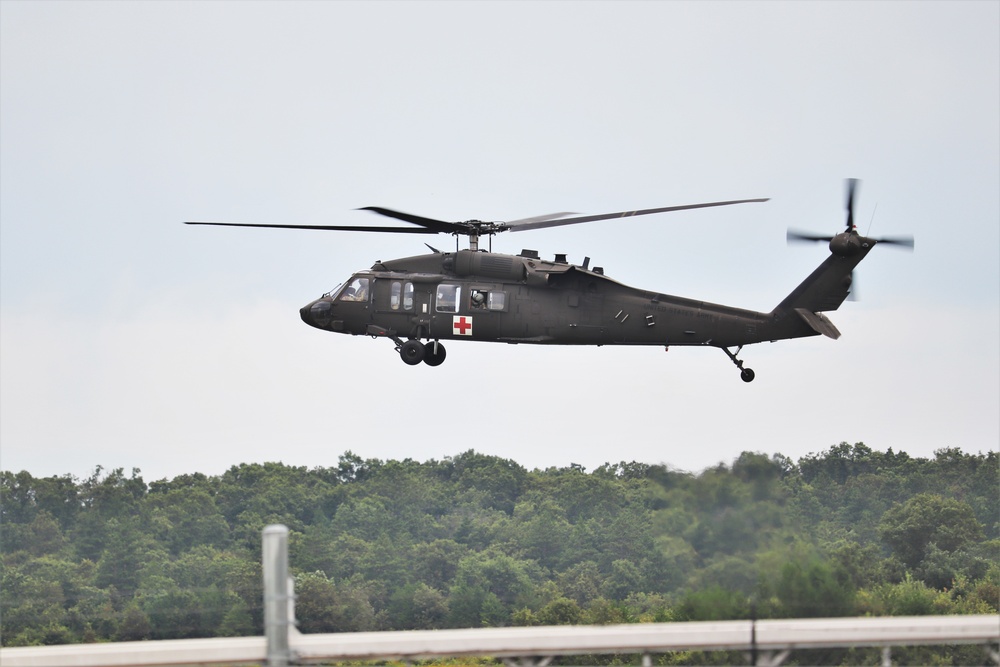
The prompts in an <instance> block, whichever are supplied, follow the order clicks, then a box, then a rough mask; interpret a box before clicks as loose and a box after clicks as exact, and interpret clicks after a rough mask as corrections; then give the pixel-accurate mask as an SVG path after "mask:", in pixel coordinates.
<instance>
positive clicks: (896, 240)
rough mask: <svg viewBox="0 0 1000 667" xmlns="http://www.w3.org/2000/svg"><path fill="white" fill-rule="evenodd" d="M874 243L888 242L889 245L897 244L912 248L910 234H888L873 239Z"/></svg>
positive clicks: (908, 248)
mask: <svg viewBox="0 0 1000 667" xmlns="http://www.w3.org/2000/svg"><path fill="white" fill-rule="evenodd" d="M875 243H888V244H889V245H898V246H901V247H903V248H906V249H907V250H913V237H912V236H890V237H887V238H884V239H875Z"/></svg>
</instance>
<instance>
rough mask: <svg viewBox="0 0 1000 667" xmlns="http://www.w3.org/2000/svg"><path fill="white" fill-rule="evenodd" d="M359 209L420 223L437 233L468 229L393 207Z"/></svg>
mask: <svg viewBox="0 0 1000 667" xmlns="http://www.w3.org/2000/svg"><path fill="white" fill-rule="evenodd" d="M358 210H359V211H371V212H372V213H378V214H379V215H384V216H386V217H387V218H395V219H396V220H402V221H403V222H409V223H412V224H414V225H420V226H421V227H426V228H427V229H430V230H433V232H434V233H435V234H454V233H455V232H461V231H464V230H465V229H466V228H465V227H464V226H462V225H460V224H458V223H455V222H445V221H444V220H434V219H433V218H424V217H422V216H419V215H413V214H412V213H403V212H402V211H393V210H392V209H388V208H382V207H381V206H363V207H361V208H359V209H358Z"/></svg>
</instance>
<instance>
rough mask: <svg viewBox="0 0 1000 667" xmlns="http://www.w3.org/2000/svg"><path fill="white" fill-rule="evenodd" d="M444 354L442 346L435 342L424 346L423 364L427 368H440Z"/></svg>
mask: <svg viewBox="0 0 1000 667" xmlns="http://www.w3.org/2000/svg"><path fill="white" fill-rule="evenodd" d="M446 354H447V352H446V351H445V349H444V345H442V344H441V343H439V342H437V341H434V342H433V343H428V344H427V345H424V363H425V364H427V365H428V366H440V365H441V364H442V363H443V362H444V357H445V355H446Z"/></svg>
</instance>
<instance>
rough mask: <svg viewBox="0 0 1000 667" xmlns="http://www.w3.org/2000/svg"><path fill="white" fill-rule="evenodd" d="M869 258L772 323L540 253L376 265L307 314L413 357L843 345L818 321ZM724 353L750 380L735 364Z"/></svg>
mask: <svg viewBox="0 0 1000 667" xmlns="http://www.w3.org/2000/svg"><path fill="white" fill-rule="evenodd" d="M855 236H857V235H856V233H855ZM869 249H870V246H865V247H864V248H863V249H862V248H860V247H852V248H851V251H850V252H844V253H839V252H834V253H832V254H831V256H830V258H828V259H827V261H826V262H824V264H823V265H822V266H821V267H820V268H818V269H817V270H816V271H815V272H814V273H813V275H812V276H810V277H809V278H808V279H807V280H806V281H805V282H804V283H802V284H801V285H799V287H798V288H796V290H795V291H794V292H793V293H792V294H790V295H789V297H788V298H786V299H785V301H783V302H782V304H780V305H779V306H778V307H777V308H775V309H774V310H772V311H771V312H768V313H763V312H756V311H752V310H745V309H741V308H734V307H730V306H724V305H719V304H714V303H708V302H704V301H696V300H692V299H687V298H683V297H677V296H671V295H668V294H663V293H660V292H652V291H648V290H642V289H637V288H633V287H629V286H627V285H624V284H622V283H620V282H618V281H616V280H613V279H612V278H610V277H608V276H606V275H604V272H603V270H602V269H600V268H594V269H591V268H589V260H585V261H584V264H583V265H582V266H578V265H574V264H571V263H569V262H567V261H566V260H565V257H564V256H562V255H558V256H556V258H555V260H552V261H550V260H544V259H541V258H539V256H538V254H537V253H536V252H534V251H522V252H521V254H519V255H506V254H499V253H492V252H484V251H474V250H460V251H457V252H454V253H440V252H435V253H433V254H427V255H419V256H416V257H408V258H403V259H396V260H391V261H386V262H382V261H379V262H376V263H375V264H374V265H373V266H372V268H371V269H369V270H367V271H361V272H358V273H356V274H354V275H353V276H352V277H351V279H350V280H349V281H348V282H347V283H345V284H344V285H343V286H341V287H340V288H338V289H336V290H334V291H332V292H329V293H327V294H325V295H323V296H322V297H321V298H319V299H317V300H315V301H313V302H311V303H309V304H307V305H306V306H305V307H303V308H302V309H301V311H300V314H301V317H302V319H303V321H304V322H306V323H307V324H309V325H310V326H313V327H316V328H318V329H323V330H326V331H333V332H338V333H345V334H352V335H370V336H374V337H379V336H385V337H388V338H391V339H393V340H394V341H395V342H396V343H397V348H398V349H399V348H403V347H404V346H405V345H407V343H405V342H404V339H407V341H420V340H421V339H424V340H428V341H433V343H429V344H428V346H427V347H428V348H429V349H433V350H438V349H439V343H438V341H441V340H478V341H490V342H506V343H533V344H550V345H598V346H600V345H657V346H663V347H669V346H671V345H702V346H713V347H719V348H723V349H726V348H729V347H733V346H743V345H748V344H751V343H760V342H764V341H774V340H779V339H787V338H797V337H803V336H814V335H817V334H820V333H823V334H826V335H828V336H831V337H834V338H836V337H837V336H839V333H838V332H837V331H836V329H835V328H834V327H833V325H832V324H831V323H830V322H829V320H827V319H826V318H825V317H824V316H823V315H821V314H819V311H821V310H834V309H836V308H837V307H838V306H839V305H840V303H841V302H843V300H844V298H845V297H846V296H847V294H848V292H849V289H850V279H851V271H852V270H853V268H854V266H855V265H856V264H857V263H858V262H860V261H861V259H862V258H863V257H864V255H866V254H867V251H868V250H869ZM831 250H834V248H833V246H832V245H831ZM410 347H411V348H415V345H414V344H412V343H411V344H410ZM726 353H727V354H728V355H729V356H730V358H731V359H732V360H733V362H734V363H736V365H737V366H739V367H740V369H741V370H742V363H741V362H739V361H738V360H737V359H736V357H735V355H734V354H732V353H730V352H729V351H728V349H726ZM401 354H403V359H404V361H407V362H408V363H419V362H420V361H427V360H428V359H431V360H432V361H429V362H428V363H430V364H431V365H437V363H440V361H437V363H434V360H435V357H434V355H433V354H432V353H430V354H428V355H427V356H426V357H425V356H422V355H423V349H422V348H420V349H419V354H417V353H416V352H414V353H413V355H412V356H411V357H410V359H412V360H408V358H407V355H406V351H405V350H402V351H401ZM441 354H443V352H442V353H441ZM442 360H443V359H442ZM747 370H749V369H747ZM750 375H751V378H752V371H750ZM744 379H745V378H744Z"/></svg>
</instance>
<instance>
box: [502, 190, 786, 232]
mask: <svg viewBox="0 0 1000 667" xmlns="http://www.w3.org/2000/svg"><path fill="white" fill-rule="evenodd" d="M765 201H768V199H767V198H764V199H736V200H733V201H716V202H709V203H707V204H686V205H684V206H665V207H663V208H647V209H642V210H639V211H621V212H619V213H602V214H600V215H584V216H580V217H577V218H562V219H559V220H541V221H537V222H526V223H520V224H518V223H516V221H515V222H509V223H507V229H509V230H510V231H512V232H523V231H526V230H528V229H542V228H543V227H558V226H561V225H576V224H580V223H582V222H594V221H596V220H611V219H613V218H631V217H634V216H637V215H651V214H653V213H668V212H670V211H686V210H689V209H694V208H709V207H712V206H730V205H732V204H747V203H751V202H765Z"/></svg>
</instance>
